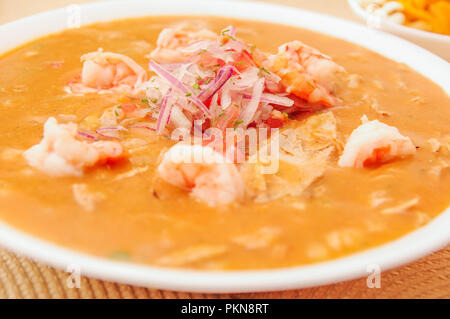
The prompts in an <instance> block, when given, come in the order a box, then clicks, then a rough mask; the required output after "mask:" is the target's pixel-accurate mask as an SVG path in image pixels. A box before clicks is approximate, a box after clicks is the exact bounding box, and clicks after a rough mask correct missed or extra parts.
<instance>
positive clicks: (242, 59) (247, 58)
mask: <svg viewBox="0 0 450 319" xmlns="http://www.w3.org/2000/svg"><path fill="white" fill-rule="evenodd" d="M232 57H233V60H234V63H233V65H234V67H235V68H236V69H237V70H238V71H239V72H242V71H245V70H246V69H247V68H248V67H250V66H254V65H255V62H254V60H253V58H252V56H251V55H250V53H248V52H247V51H246V50H243V51H241V52H235V53H233V55H232Z"/></svg>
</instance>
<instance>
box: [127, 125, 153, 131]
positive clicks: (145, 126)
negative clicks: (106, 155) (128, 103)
mask: <svg viewBox="0 0 450 319" xmlns="http://www.w3.org/2000/svg"><path fill="white" fill-rule="evenodd" d="M130 128H138V129H146V130H150V131H156V129H155V128H154V127H151V126H149V125H142V124H136V125H132V126H130Z"/></svg>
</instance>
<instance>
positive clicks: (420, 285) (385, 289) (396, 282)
mask: <svg viewBox="0 0 450 319" xmlns="http://www.w3.org/2000/svg"><path fill="white" fill-rule="evenodd" d="M68 276H69V274H67V273H66V272H64V271H62V270H57V269H54V268H52V267H49V266H46V265H43V264H41V263H36V262H34V261H32V260H30V259H27V258H24V257H22V256H18V255H15V254H13V253H11V252H9V251H7V250H4V249H1V248H0V298H102V299H104V298H158V299H160V298H447V299H448V298H450V245H449V246H447V247H446V248H444V249H442V250H440V251H438V252H436V253H434V254H431V255H429V256H427V257H425V258H422V259H420V260H418V261H416V262H413V263H411V264H408V265H406V266H402V267H399V268H396V269H393V270H389V271H386V272H382V274H381V287H380V288H368V287H367V283H366V278H361V279H356V280H351V281H345V282H340V283H337V284H333V285H327V286H320V287H313V288H307V289H298V290H289V291H280V292H261V293H251V294H198V293H183V292H174V291H166V290H158V289H152V288H144V287H135V286H130V285H123V284H117V283H112V282H108V281H102V280H97V279H93V278H88V277H82V278H81V285H80V288H69V285H68Z"/></svg>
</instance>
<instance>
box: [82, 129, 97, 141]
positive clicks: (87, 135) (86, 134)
mask: <svg viewBox="0 0 450 319" xmlns="http://www.w3.org/2000/svg"><path fill="white" fill-rule="evenodd" d="M78 135H80V136H82V137H84V138H87V139H90V140H94V141H95V140H96V138H95V136H94V135H92V134H89V133H86V132H82V131H78Z"/></svg>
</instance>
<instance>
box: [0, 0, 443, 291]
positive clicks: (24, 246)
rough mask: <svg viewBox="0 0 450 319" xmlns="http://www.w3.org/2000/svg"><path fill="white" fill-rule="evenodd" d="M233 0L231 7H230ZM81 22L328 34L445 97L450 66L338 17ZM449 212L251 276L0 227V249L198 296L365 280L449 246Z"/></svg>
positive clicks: (98, 11) (24, 22)
mask: <svg viewBox="0 0 450 319" xmlns="http://www.w3.org/2000/svg"><path fill="white" fill-rule="evenodd" d="M231 2H232V3H231ZM81 13H82V15H81V16H82V24H90V23H93V22H98V21H108V20H114V19H120V18H127V17H137V16H145V15H164V14H166V15H167V14H186V15H199V14H203V15H220V16H228V17H235V18H244V19H258V20H263V21H268V22H275V23H284V24H289V25H293V26H298V27H302V28H307V29H311V30H315V31H318V32H322V33H326V34H329V35H331V36H334V37H337V38H342V39H344V40H348V41H351V42H353V43H356V44H359V45H361V46H363V47H366V48H368V49H371V50H373V51H376V52H378V53H380V54H382V55H384V56H386V57H388V58H391V59H393V60H396V61H398V62H403V63H406V64H407V65H409V66H410V67H412V68H413V69H415V70H416V71H417V72H420V73H422V74H423V75H425V76H427V77H428V78H430V79H432V80H433V81H434V82H436V83H437V84H439V85H440V86H441V87H442V88H443V89H444V90H445V91H446V92H447V93H449V94H450V82H449V81H448V75H449V74H450V65H449V64H448V63H447V62H445V61H443V60H442V59H440V58H438V57H437V56H435V55H433V54H431V53H429V52H428V51H425V50H424V49H422V48H419V47H417V46H415V45H413V44H411V43H409V42H407V41H404V40H402V39H399V38H397V37H394V36H392V35H389V34H385V33H380V32H377V31H375V30H372V29H369V28H366V27H363V26H361V25H358V24H353V23H351V22H347V21H343V20H340V19H336V18H332V17H328V16H324V15H320V14H316V13H311V12H307V11H302V10H297V9H294V8H291V7H283V6H276V5H269V4H263V3H253V2H238V1H211V0H190V1H184V0H166V1H158V2H156V1H152V2H149V1H137V0H130V1H125V2H122V1H113V2H104V3H94V4H88V5H83V6H81ZM66 18H67V12H66V10H65V9H59V10H55V11H50V12H45V13H42V14H38V15H35V16H32V17H28V18H24V19H21V20H18V21H15V22H12V23H9V24H6V25H3V26H0V48H1V50H3V51H7V50H9V49H12V48H14V47H16V46H18V45H20V44H23V43H26V42H28V41H30V40H32V39H35V38H37V37H40V36H43V35H46V34H49V33H52V32H56V31H60V30H63V29H65V26H66ZM449 229H450V210H449V209H447V210H446V211H445V212H443V213H442V214H441V215H440V216H438V217H437V218H435V219H434V220H433V221H431V222H430V223H429V224H427V225H426V226H424V227H422V228H420V229H418V230H416V231H414V232H412V233H410V234H408V235H406V236H403V237H402V238H400V239H398V240H395V241H393V242H390V243H388V244H385V245H382V246H379V247H377V248H374V249H370V250H366V251H363V252H361V253H357V254H353V255H350V256H347V257H344V258H339V259H336V260H331V261H326V262H322V263H317V264H313V265H308V266H299V267H292V268H284V269H273V270H255V271H226V272H225V271H220V272H218V271H215V272H213V271H193V270H183V269H164V268H158V267H152V266H147V265H139V264H132V263H122V262H116V261H111V260H107V259H102V258H99V257H93V256H89V255H86V254H82V253H78V252H75V251H71V250H69V249H66V248H63V247H59V246H57V245H55V244H52V243H49V242H46V241H43V240H41V239H38V238H35V237H33V236H30V235H27V234H24V233H22V232H20V231H19V230H16V229H13V228H12V227H10V226H8V225H6V224H4V223H1V222H0V244H1V245H3V246H5V247H7V248H9V249H11V250H13V251H15V252H18V253H22V254H25V255H26V256H29V257H32V258H34V259H36V260H38V261H41V262H44V263H47V264H49V265H52V266H55V267H58V268H62V269H66V267H68V266H73V265H77V267H80V270H81V273H82V274H83V275H87V276H92V277H96V278H100V279H105V280H112V281H117V282H122V283H129V284H135V285H140V286H150V287H155V288H164V289H174V290H182V291H196V292H247V291H262V290H279V289H292V288H300V287H307V286H313V285H321V284H327V283H332V282H337V281H341V280H347V279H351V278H356V277H362V276H366V275H368V271H372V270H373V268H371V267H373V265H377V266H378V267H380V268H381V270H386V269H389V268H391V267H394V266H398V265H401V264H404V263H406V262H409V261H412V260H414V259H417V258H419V257H421V256H424V255H426V254H429V253H431V252H433V251H434V250H436V249H439V248H441V247H443V246H445V245H446V244H447V243H449V242H450V232H449Z"/></svg>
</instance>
